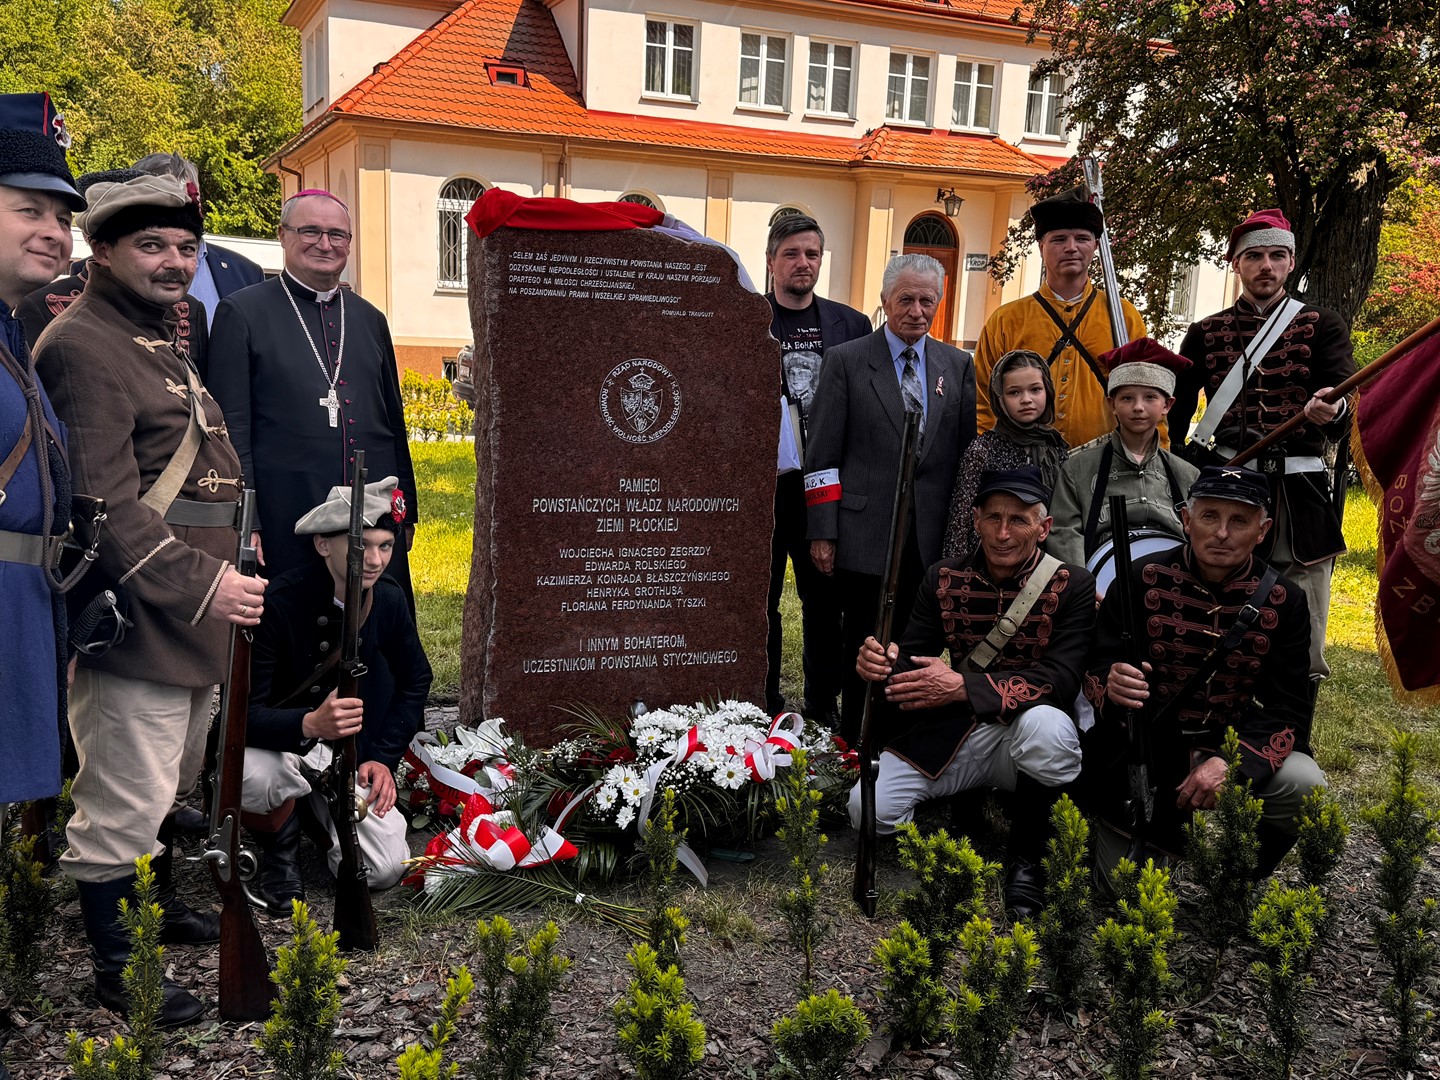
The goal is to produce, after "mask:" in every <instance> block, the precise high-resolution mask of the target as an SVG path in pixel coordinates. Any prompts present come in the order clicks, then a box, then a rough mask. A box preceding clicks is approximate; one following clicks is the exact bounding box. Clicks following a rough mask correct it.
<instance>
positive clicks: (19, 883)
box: [0, 835, 55, 1003]
mask: <svg viewBox="0 0 1440 1080" xmlns="http://www.w3.org/2000/svg"><path fill="white" fill-rule="evenodd" d="M0 844H3V847H0V954H3V956H4V963H5V988H6V989H7V990H8V991H9V992H10V996H11V998H12V999H13V1000H14V1001H17V1002H24V1003H28V1002H31V1001H33V1000H34V999H35V997H36V995H37V994H38V992H39V990H38V986H37V983H36V976H38V975H39V973H40V968H41V966H42V965H43V963H44V961H45V956H44V955H43V953H42V952H41V949H40V943H41V942H42V941H44V940H45V937H46V934H47V933H48V932H49V929H50V923H51V921H52V919H53V917H54V911H55V903H54V899H53V894H54V891H55V886H54V885H53V884H52V883H51V882H50V880H49V879H48V878H46V877H45V868H44V867H43V866H42V865H41V864H40V863H39V862H38V861H37V860H36V858H35V837H33V836H16V837H13V838H12V837H10V836H8V835H7V836H5V837H4V838H3V840H0Z"/></svg>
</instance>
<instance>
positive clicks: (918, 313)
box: [805, 255, 975, 743]
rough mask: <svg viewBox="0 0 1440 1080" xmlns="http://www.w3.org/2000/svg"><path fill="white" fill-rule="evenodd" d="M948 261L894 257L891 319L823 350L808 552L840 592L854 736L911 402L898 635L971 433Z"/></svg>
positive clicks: (935, 548) (809, 453)
mask: <svg viewBox="0 0 1440 1080" xmlns="http://www.w3.org/2000/svg"><path fill="white" fill-rule="evenodd" d="M944 291H945V270H944V267H942V266H941V265H940V264H939V263H938V262H936V261H935V260H934V259H932V258H930V257H929V256H928V255H898V256H896V257H895V258H893V259H891V260H890V263H889V265H887V266H886V267H885V275H884V277H883V278H882V280H881V286H880V305H881V307H882V308H883V309H884V311H885V325H884V326H882V327H881V328H880V329H879V330H877V331H875V332H874V333H873V334H869V335H867V336H865V337H862V338H858V339H857V340H855V341H849V342H846V343H845V344H843V345H837V346H835V347H834V348H832V349H827V350H826V352H825V360H824V363H823V365H822V366H821V368H820V379H819V385H818V386H817V387H816V390H815V400H814V402H813V403H812V405H811V407H810V441H809V444H808V445H807V446H806V451H805V502H806V507H807V511H806V513H807V519H808V525H809V533H810V557H811V559H812V560H813V561H814V563H815V566H816V567H817V568H818V569H819V570H820V572H821V573H823V574H833V575H835V578H836V584H837V586H838V588H839V591H840V595H841V608H842V615H841V626H842V633H841V637H842V642H843V648H844V650H845V673H846V674H845V685H844V693H843V697H842V704H841V728H840V731H841V734H842V736H843V737H844V738H845V739H847V740H848V741H850V742H852V743H853V742H854V741H855V739H856V738H857V737H858V735H859V733H860V718H861V716H862V714H863V712H864V708H865V683H864V681H863V680H861V678H860V677H859V675H857V674H856V672H855V658H856V657H857V656H858V655H859V652H860V646H861V645H862V644H863V643H864V641H865V638H866V637H867V636H868V635H870V634H871V633H873V631H874V628H875V613H876V609H877V606H878V603H879V599H880V588H881V583H882V582H881V578H882V576H883V574H884V572H885V549H886V547H887V545H888V544H889V539H890V514H891V510H892V508H893V505H894V499H895V480H896V473H897V471H898V469H897V466H898V463H899V458H900V439H901V434H902V432H903V431H904V426H905V412H906V404H907V401H909V402H910V403H911V406H912V408H914V407H915V406H916V405H917V404H918V407H919V408H920V409H921V412H922V416H923V420H922V424H921V437H920V452H919V460H918V462H917V464H916V469H915V499H914V508H913V510H912V513H911V518H910V522H909V535H908V538H907V541H906V545H905V552H904V557H903V559H902V561H901V571H900V582H899V587H898V589H897V591H896V595H895V625H894V637H895V639H897V640H898V639H899V637H900V636H901V635H902V634H903V633H904V631H905V624H906V622H907V621H908V620H909V617H910V608H911V606H912V604H913V603H914V600H915V594H916V591H917V590H918V589H919V587H920V580H921V577H922V575H923V574H924V572H925V568H926V567H928V566H930V565H931V564H932V563H934V562H936V561H938V560H939V558H940V547H941V543H942V541H943V539H944V534H945V517H946V513H947V510H948V506H949V500H950V491H951V489H952V487H953V486H954V483H955V473H956V470H957V469H958V468H959V465H960V458H961V455H962V454H964V452H965V447H966V446H968V445H969V444H970V440H971V439H973V438H974V437H975V367H974V365H973V363H972V362H971V357H970V354H969V353H967V352H964V351H962V350H960V349H956V348H953V347H951V346H949V345H946V344H945V343H943V342H940V341H936V340H935V339H934V338H932V337H930V336H929V333H930V323H931V321H932V320H933V319H934V318H935V312H936V309H937V308H938V306H939V303H940V299H941V297H942V296H943V295H944Z"/></svg>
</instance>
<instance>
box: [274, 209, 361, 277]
mask: <svg viewBox="0 0 1440 1080" xmlns="http://www.w3.org/2000/svg"><path fill="white" fill-rule="evenodd" d="M350 240H351V234H350V215H349V214H347V213H346V212H345V208H344V207H343V206H341V205H340V204H339V203H337V202H336V201H335V200H334V199H329V198H325V197H324V196H320V195H311V196H307V197H305V198H302V199H298V200H296V201H295V203H294V204H293V206H292V207H291V210H290V220H289V221H288V222H286V223H285V224H284V225H281V226H280V247H281V248H282V249H283V250H284V252H285V269H286V270H289V271H290V273H292V274H294V275H295V276H296V277H297V278H299V279H300V280H301V281H303V282H305V283H306V284H307V285H310V286H311V287H312V288H315V289H317V290H323V289H333V288H334V287H335V286H336V285H337V284H338V283H339V281H340V275H341V274H342V273H344V271H345V264H346V263H347V262H348V261H349V260H350Z"/></svg>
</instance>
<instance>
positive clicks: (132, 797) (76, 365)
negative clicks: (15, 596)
mask: <svg viewBox="0 0 1440 1080" xmlns="http://www.w3.org/2000/svg"><path fill="white" fill-rule="evenodd" d="M89 202H90V207H89V210H88V211H87V212H86V213H84V214H82V215H80V217H79V219H78V222H77V223H78V224H79V226H80V228H81V229H82V230H83V231H84V232H85V234H86V237H87V238H88V239H89V241H90V246H91V248H92V250H93V252H94V259H93V262H92V265H91V270H90V278H89V280H88V281H87V282H86V284H85V292H84V293H83V294H82V295H81V297H80V298H79V299H78V300H76V301H75V303H74V304H72V305H71V306H70V307H69V308H68V309H67V310H66V311H65V312H64V313H63V314H61V315H60V316H59V317H58V318H56V320H55V321H54V322H53V323H52V324H51V325H50V327H49V328H48V329H47V330H46V331H45V333H44V334H43V335H42V336H41V338H40V341H39V343H38V346H37V348H36V367H37V369H38V371H39V373H40V377H41V378H42V379H43V380H44V382H45V385H46V387H47V389H48V390H49V391H50V394H51V397H52V399H53V400H54V403H55V411H56V413H57V414H58V415H59V416H60V418H61V419H62V420H63V421H64V422H65V423H66V424H67V425H68V427H69V429H70V464H71V468H72V470H73V471H74V474H75V483H76V485H77V489H78V490H81V491H85V492H87V493H90V494H93V495H97V496H100V497H102V498H104V499H105V500H106V502H107V509H108V513H109V520H108V522H107V527H106V533H105V537H104V541H103V543H102V545H101V550H100V559H99V565H98V567H97V572H98V573H100V574H102V575H104V577H105V578H106V580H107V581H109V582H113V583H114V584H115V586H119V587H121V588H123V589H124V590H125V592H126V593H127V594H128V595H129V598H130V610H129V615H130V618H131V620H133V623H134V625H133V626H132V627H131V628H130V630H129V632H128V633H127V634H126V636H125V639H124V641H123V642H121V643H120V644H119V645H117V646H116V647H115V648H113V649H111V650H110V651H108V652H105V653H104V654H102V655H98V656H82V657H81V658H80V665H79V670H78V671H77V673H76V676H75V684H74V689H73V691H72V694H71V699H70V730H71V734H72V735H73V737H74V740H75V748H76V752H77V754H78V756H79V760H80V770H79V772H78V774H77V775H76V777H75V784H74V788H73V792H74V798H75V815H74V817H73V818H72V819H71V821H70V824H69V827H68V829H67V830H66V835H67V838H68V840H69V843H70V847H69V850H68V851H67V852H66V853H65V855H64V856H63V857H62V859H61V862H62V865H63V866H64V868H65V870H66V872H67V873H68V874H70V876H71V877H73V878H74V879H75V881H76V884H77V886H78V889H79V894H80V907H81V913H82V915H83V916H84V920H85V933H86V936H87V937H88V938H89V939H90V946H91V950H92V953H93V957H94V961H95V992H96V996H97V997H98V998H99V999H100V1002H101V1004H103V1005H105V1006H107V1007H109V1008H111V1009H114V1010H116V1011H118V1012H121V1013H124V1012H125V1011H126V1008H127V1001H126V997H125V993H124V989H123V986H122V984H121V971H122V969H123V968H124V966H125V962H126V960H127V958H128V953H129V942H128V940H127V938H126V935H125V932H124V930H123V929H122V928H121V927H120V926H119V925H118V924H117V920H116V907H117V904H118V903H119V901H120V899H121V898H122V897H124V896H126V895H128V894H129V893H130V892H131V889H132V886H133V884H134V880H135V869H134V862H135V860H136V859H137V858H139V857H140V856H141V855H151V856H153V857H154V865H155V867H156V879H157V885H158V891H159V893H160V897H159V899H160V903H161V905H162V906H163V907H164V908H165V923H164V928H163V930H162V932H161V938H160V940H161V941H162V942H167V943H175V944H204V943H207V942H213V941H217V940H218V939H219V926H218V921H217V920H216V918H215V916H213V915H208V914H206V915H202V914H200V913H198V912H195V911H192V910H190V909H189V908H187V907H185V906H184V904H182V903H181V902H180V901H179V899H178V898H177V897H176V896H175V895H174V890H173V888H172V887H171V885H170V880H169V879H170V852H169V845H168V832H169V830H168V828H167V818H168V816H169V815H170V814H171V813H172V811H173V809H174V807H175V806H176V805H178V804H179V803H180V802H182V801H183V799H184V797H185V796H186V795H187V794H188V793H189V791H190V789H191V787H193V785H194V782H195V779H196V777H197V776H198V774H199V771H200V762H201V757H202V755H203V753H204V748H205V735H206V730H207V728H208V726H209V721H210V710H211V703H212V697H213V693H214V689H215V684H216V683H218V682H220V681H221V680H222V679H224V678H225V675H226V672H225V664H226V655H227V647H228V641H229V629H230V624H231V623H234V624H237V625H239V626H256V625H258V624H259V622H260V614H261V611H262V607H263V603H264V588H265V583H264V581H263V580H261V579H258V578H245V577H242V576H241V575H240V574H239V573H238V572H237V571H236V570H235V569H234V568H233V567H232V566H231V565H230V562H229V560H230V558H231V557H232V556H233V553H234V551H235V546H236V529H235V525H236V522H235V508H236V502H237V500H238V497H239V492H240V487H241V479H240V461H239V459H238V458H237V457H236V455H235V451H234V449H233V448H232V447H231V445H230V441H229V439H228V437H227V435H226V431H225V418H224V414H223V413H222V412H221V410H220V407H219V406H218V405H217V404H216V403H215V401H214V400H213V399H212V398H211V397H210V396H209V394H208V393H207V392H206V390H205V388H204V387H203V386H202V385H201V384H200V380H199V377H198V376H197V375H196V374H195V370H194V368H193V366H191V365H190V364H189V363H188V361H187V360H186V359H185V358H184V357H183V356H182V355H181V353H179V352H178V351H177V350H176V349H175V347H174V342H175V334H176V327H175V323H174V312H173V305H174V303H175V301H176V300H178V299H179V298H180V297H181V296H183V295H184V294H185V290H186V289H187V288H188V286H189V284H190V279H191V278H192V277H193V276H194V273H195V260H196V255H197V252H198V250H199V246H200V236H201V231H202V225H201V218H200V210H199V206H198V204H197V203H196V201H195V199H194V196H193V193H191V192H187V190H186V189H185V187H183V186H182V185H181V184H180V182H179V181H177V180H174V179H172V178H169V177H154V176H142V177H139V178H138V179H135V180H131V181H129V182H126V183H120V184H96V185H95V186H94V187H92V188H91V189H90V192H89ZM187 458H188V459H189V463H188V465H187V464H186V460H187ZM172 461H174V462H176V464H175V465H174V466H172V467H170V468H169V469H168V471H167V466H171V462H172ZM112 587H113V586H112ZM203 1011H204V1006H203V1005H202V1004H201V1003H200V1001H199V1000H198V999H196V998H195V997H193V996H192V995H191V994H189V993H188V992H186V991H185V990H183V989H181V988H180V987H179V986H178V985H176V984H174V983H172V982H170V981H169V980H167V981H166V987H165V1001H164V1005H163V1008H162V1013H161V1023H162V1024H164V1025H167V1026H169V1025H176V1024H183V1023H189V1022H190V1021H192V1020H194V1019H196V1018H197V1017H198V1016H199V1015H200V1014H201V1013H202V1012H203Z"/></svg>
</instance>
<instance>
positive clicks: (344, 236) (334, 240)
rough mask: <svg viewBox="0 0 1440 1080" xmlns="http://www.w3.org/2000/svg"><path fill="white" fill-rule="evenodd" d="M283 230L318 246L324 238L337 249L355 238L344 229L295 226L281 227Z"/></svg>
mask: <svg viewBox="0 0 1440 1080" xmlns="http://www.w3.org/2000/svg"><path fill="white" fill-rule="evenodd" d="M280 227H281V228H282V229H289V230H290V231H291V232H293V233H295V234H296V235H297V236H299V237H300V239H301V240H303V241H305V243H306V244H307V245H308V244H318V243H319V242H320V238H321V237H322V236H323V237H325V238H326V239H328V240H329V241H330V243H331V244H333V245H334V246H335V247H344V246H345V245H346V244H348V243H350V241H351V239H352V238H353V237H354V234H353V233H348V232H346V231H345V230H344V229H321V228H319V227H318V226H315V225H301V226H300V227H299V228H298V229H297V228H296V227H295V226H293V225H281V226H280Z"/></svg>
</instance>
